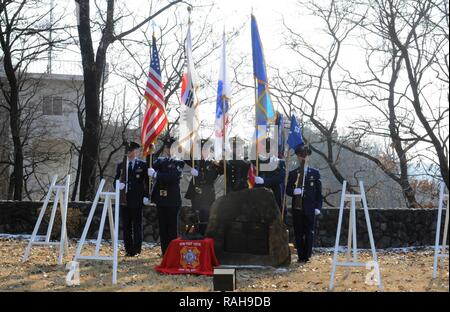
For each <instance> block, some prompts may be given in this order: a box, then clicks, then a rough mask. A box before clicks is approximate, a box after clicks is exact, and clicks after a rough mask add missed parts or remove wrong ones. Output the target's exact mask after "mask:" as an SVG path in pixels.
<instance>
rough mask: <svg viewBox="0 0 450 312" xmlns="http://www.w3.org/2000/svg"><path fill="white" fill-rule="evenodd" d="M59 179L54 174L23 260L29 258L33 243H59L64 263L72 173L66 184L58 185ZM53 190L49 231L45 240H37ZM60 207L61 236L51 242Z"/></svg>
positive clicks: (60, 259) (50, 244)
mask: <svg viewBox="0 0 450 312" xmlns="http://www.w3.org/2000/svg"><path fill="white" fill-rule="evenodd" d="M57 179H58V176H57V175H54V176H53V179H52V183H51V184H50V188H49V189H48V192H47V196H45V200H44V204H43V205H42V208H41V212H40V213H39V217H38V219H37V221H36V225H35V226H34V230H33V233H32V234H31V239H30V242H29V243H28V246H27V248H26V249H25V254H24V255H23V258H22V262H25V261H27V260H28V257H29V255H30V251H31V247H32V245H47V246H54V245H56V246H58V245H59V256H58V264H62V259H63V255H64V249H65V251H66V253H67V252H68V249H69V248H68V243H67V229H66V220H67V207H68V203H69V186H70V175H68V176H67V177H66V183H65V184H64V185H56V180H57ZM53 191H56V194H55V197H54V200H53V208H52V212H51V215H50V221H49V223H48V228H47V233H46V236H45V241H40V240H36V238H37V236H38V235H37V233H38V231H39V227H40V226H41V222H42V219H43V218H44V215H45V211H46V210H47V206H48V203H49V202H50V198H51V196H52V195H53ZM58 204H59V207H60V209H61V236H60V239H59V241H57V242H50V235H51V234H52V229H53V224H54V222H55V215H56V210H57V208H58Z"/></svg>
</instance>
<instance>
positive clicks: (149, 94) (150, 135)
mask: <svg viewBox="0 0 450 312" xmlns="http://www.w3.org/2000/svg"><path fill="white" fill-rule="evenodd" d="M144 97H145V99H146V100H147V109H146V111H145V115H144V120H143V121H142V132H141V142H142V146H143V150H144V155H148V154H149V152H150V145H151V144H152V143H154V142H155V141H156V139H157V137H158V136H159V135H160V134H161V132H162V131H163V130H164V128H165V127H166V125H167V123H168V120H167V114H166V109H165V103H164V86H163V84H162V79H161V68H160V64H159V57H158V49H157V47H156V38H155V37H154V36H153V39H152V58H151V61H150V70H149V72H148V79H147V85H146V87H145V93H144Z"/></svg>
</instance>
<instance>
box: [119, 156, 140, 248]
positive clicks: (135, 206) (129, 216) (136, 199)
mask: <svg viewBox="0 0 450 312" xmlns="http://www.w3.org/2000/svg"><path fill="white" fill-rule="evenodd" d="M121 172H122V162H120V163H119V164H117V168H116V176H115V179H114V180H119V179H120V176H121ZM125 190H126V200H127V205H126V207H123V208H122V212H121V216H122V223H123V224H122V226H123V240H124V244H125V251H126V253H127V254H128V255H130V256H134V255H136V254H139V253H141V247H142V206H143V198H144V197H149V194H148V172H147V163H146V162H144V161H142V160H140V159H138V158H135V159H134V160H133V161H128V172H127V183H125Z"/></svg>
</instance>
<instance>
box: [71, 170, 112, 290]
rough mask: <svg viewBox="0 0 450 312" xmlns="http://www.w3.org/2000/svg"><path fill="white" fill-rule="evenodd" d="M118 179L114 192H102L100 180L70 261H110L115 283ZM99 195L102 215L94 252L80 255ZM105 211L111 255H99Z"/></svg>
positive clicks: (102, 185) (102, 184)
mask: <svg viewBox="0 0 450 312" xmlns="http://www.w3.org/2000/svg"><path fill="white" fill-rule="evenodd" d="M119 184H120V182H119V180H117V181H116V190H115V192H103V187H104V186H105V179H103V180H102V181H101V182H100V185H99V187H98V190H97V194H96V195H95V199H94V202H93V203H92V206H91V210H90V212H89V216H88V218H87V221H86V225H85V226H84V230H83V234H82V235H81V239H80V241H79V242H78V246H77V251H76V253H75V257H74V258H73V262H72V263H77V261H78V260H100V261H112V264H113V272H112V283H113V284H116V283H117V253H118V245H117V239H118V236H119V209H120V201H119V197H120V190H119ZM100 197H104V203H103V210H102V216H101V219H100V228H99V230H98V235H97V241H96V243H95V253H94V255H90V256H82V255H81V251H82V250H83V245H84V244H85V242H86V236H87V234H88V231H89V227H90V225H91V223H92V218H93V216H94V213H95V210H96V209H97V205H98V203H99V200H100ZM112 200H114V215H113V210H112ZM106 213H108V219H109V229H110V231H111V241H112V244H113V254H112V256H100V246H101V241H102V236H103V229H104V227H105V221H106ZM74 269H75V266H73V267H72V269H71V270H70V271H69V273H68V274H67V276H66V280H67V281H70V280H72V279H73V277H74V274H75V272H74Z"/></svg>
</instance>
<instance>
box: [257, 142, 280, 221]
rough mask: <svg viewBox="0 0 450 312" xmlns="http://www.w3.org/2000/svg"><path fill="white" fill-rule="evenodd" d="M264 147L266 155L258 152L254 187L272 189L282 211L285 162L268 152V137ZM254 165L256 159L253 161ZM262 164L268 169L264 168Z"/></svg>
mask: <svg viewBox="0 0 450 312" xmlns="http://www.w3.org/2000/svg"><path fill="white" fill-rule="evenodd" d="M265 149H266V153H267V156H265V155H262V154H259V156H258V158H259V161H258V167H259V168H258V170H259V171H258V174H259V176H257V177H255V187H266V188H268V189H270V190H272V192H273V195H274V196H275V200H276V202H277V204H278V208H280V212H282V207H281V206H282V200H283V193H284V180H285V177H286V164H285V162H284V160H282V159H279V158H278V157H276V156H275V155H271V154H270V138H267V139H266V144H265ZM253 164H254V165H255V166H256V161H253ZM264 165H265V166H266V167H267V168H268V169H269V170H268V171H266V170H262V168H263V169H264Z"/></svg>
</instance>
